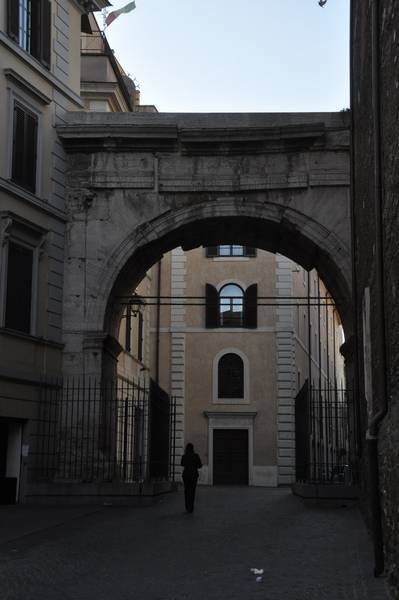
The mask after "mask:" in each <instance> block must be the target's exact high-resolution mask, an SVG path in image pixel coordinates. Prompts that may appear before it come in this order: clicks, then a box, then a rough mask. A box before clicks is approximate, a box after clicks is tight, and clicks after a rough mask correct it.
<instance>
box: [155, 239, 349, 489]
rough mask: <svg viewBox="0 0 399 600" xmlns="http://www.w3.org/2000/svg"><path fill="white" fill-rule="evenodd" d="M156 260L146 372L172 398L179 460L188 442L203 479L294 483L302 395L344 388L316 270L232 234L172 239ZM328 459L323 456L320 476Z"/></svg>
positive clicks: (339, 333)
mask: <svg viewBox="0 0 399 600" xmlns="http://www.w3.org/2000/svg"><path fill="white" fill-rule="evenodd" d="M157 270H158V273H159V271H160V272H161V276H160V277H159V275H158V277H157V279H158V282H160V283H159V287H158V290H157V289H156V287H155V286H153V294H152V297H153V298H157V296H158V297H159V302H160V304H161V306H160V308H159V313H158V314H157V311H154V310H152V313H153V315H152V318H151V325H152V326H151V337H152V340H151V347H152V358H151V363H150V372H151V374H152V376H154V377H155V374H154V373H155V371H157V373H158V375H157V379H158V381H159V384H160V385H161V387H162V388H164V389H165V390H167V391H168V392H169V393H170V394H171V395H172V396H174V397H175V398H176V401H177V407H178V423H177V439H176V444H177V465H179V462H180V458H179V457H180V456H181V454H182V452H183V450H184V446H185V444H186V443H187V442H188V441H191V442H192V443H194V445H195V447H196V449H197V450H198V452H199V453H200V455H201V457H202V461H203V464H204V466H203V468H202V469H201V475H200V483H204V484H208V485H212V484H218V483H220V484H223V483H224V484H246V485H259V486H277V485H281V484H290V483H293V482H294V481H295V480H296V477H297V471H298V468H301V467H300V466H299V464H298V457H297V453H296V439H295V438H296V415H295V406H296V398H297V396H298V394H299V393H300V392H301V390H303V388H304V386H306V385H309V384H310V385H309V387H311V388H312V390H313V392H312V393H313V396H314V395H315V394H317V398H318V402H319V400H320V398H321V396H322V398H323V402H325V404H326V406H327V405H328V403H330V404H331V405H332V404H334V402H335V399H336V394H337V392H339V393H341V395H342V390H344V389H345V375H344V359H343V357H342V355H341V354H340V347H341V345H342V343H343V341H344V339H343V330H342V326H341V323H340V319H339V315H338V313H337V311H336V308H335V305H334V302H333V300H332V299H331V297H330V296H329V294H328V291H327V290H326V289H325V287H324V285H323V283H322V282H321V281H320V279H319V277H318V275H317V272H316V271H312V272H310V273H309V272H307V271H305V270H304V269H302V268H301V267H300V266H298V265H297V264H295V263H294V262H292V261H291V260H289V259H287V258H285V257H283V256H281V255H275V254H271V253H268V252H265V251H263V250H256V249H254V248H249V247H245V246H240V245H225V246H215V247H210V248H206V249H204V248H198V249H195V250H191V251H188V252H183V250H182V249H181V248H176V249H175V250H173V251H172V252H170V253H168V254H167V255H165V257H164V258H163V260H162V261H161V263H158V265H157V267H154V268H153V271H157ZM170 304H171V306H170ZM148 308H149V309H150V307H148ZM158 324H159V326H158ZM155 364H157V365H159V366H158V367H157V369H155V368H154V365H155ZM307 394H308V392H307ZM323 410H324V408H323ZM341 450H342V449H341ZM346 450H348V451H349V449H346ZM335 459H336V457H332V456H331V457H326V458H325V459H323V460H320V465H318V467H317V468H318V469H319V471H320V473H321V471H323V473H322V476H323V478H326V479H329V478H330V477H331V473H330V474H329V473H327V472H326V469H327V470H328V469H332V464H333V463H334V464H335V462H336V460H335ZM308 460H309V461H310V457H308ZM345 460H348V456H346V459H345ZM334 461H335V462H334ZM322 462H323V465H322V464H321V463H322ZM329 463H330V467H329V466H328V464H329ZM313 467H314V465H313ZM320 473H319V475H320Z"/></svg>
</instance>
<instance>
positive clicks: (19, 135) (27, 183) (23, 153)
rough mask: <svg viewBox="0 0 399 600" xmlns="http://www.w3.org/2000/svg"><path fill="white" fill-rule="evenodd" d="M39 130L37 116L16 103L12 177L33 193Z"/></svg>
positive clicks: (34, 189)
mask: <svg viewBox="0 0 399 600" xmlns="http://www.w3.org/2000/svg"><path fill="white" fill-rule="evenodd" d="M37 130H38V118H37V116H36V115H34V114H33V113H31V112H29V111H28V110H26V109H25V108H23V107H22V106H21V105H19V104H17V103H15V104H14V111H13V142H12V171H11V179H12V180H13V181H14V182H15V183H17V184H18V185H20V186H21V187H23V188H25V189H27V190H29V191H30V192H33V193H35V191H36V162H37Z"/></svg>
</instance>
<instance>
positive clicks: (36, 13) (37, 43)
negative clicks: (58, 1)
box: [30, 0, 42, 60]
mask: <svg viewBox="0 0 399 600" xmlns="http://www.w3.org/2000/svg"><path fill="white" fill-rule="evenodd" d="M41 8H42V2H41V0H31V13H30V23H31V25H30V53H31V54H32V56H34V57H35V58H37V59H38V60H40V57H41V34H42V28H41V23H42V18H41V12H42V10H41Z"/></svg>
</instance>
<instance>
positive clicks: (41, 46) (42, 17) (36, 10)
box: [30, 0, 51, 69]
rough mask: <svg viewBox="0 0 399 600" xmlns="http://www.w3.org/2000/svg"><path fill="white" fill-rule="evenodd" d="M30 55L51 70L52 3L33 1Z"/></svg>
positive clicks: (45, 0)
mask: <svg viewBox="0 0 399 600" xmlns="http://www.w3.org/2000/svg"><path fill="white" fill-rule="evenodd" d="M30 53H31V54H32V56H34V57H35V58H37V59H38V60H40V62H41V63H42V64H43V65H44V66H45V67H47V68H48V69H49V68H50V57H51V2H50V0H32V4H31V39H30Z"/></svg>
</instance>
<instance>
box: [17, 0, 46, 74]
mask: <svg viewBox="0 0 399 600" xmlns="http://www.w3.org/2000/svg"><path fill="white" fill-rule="evenodd" d="M7 26H8V35H9V37H10V38H11V39H13V40H14V41H15V42H17V43H18V45H19V46H20V47H21V48H23V49H24V50H26V51H27V52H29V53H30V54H31V55H32V56H34V57H35V58H37V59H38V60H39V61H40V62H41V63H42V64H43V65H44V66H45V67H47V68H48V69H49V68H50V56H51V2H50V0H8V2H7Z"/></svg>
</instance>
